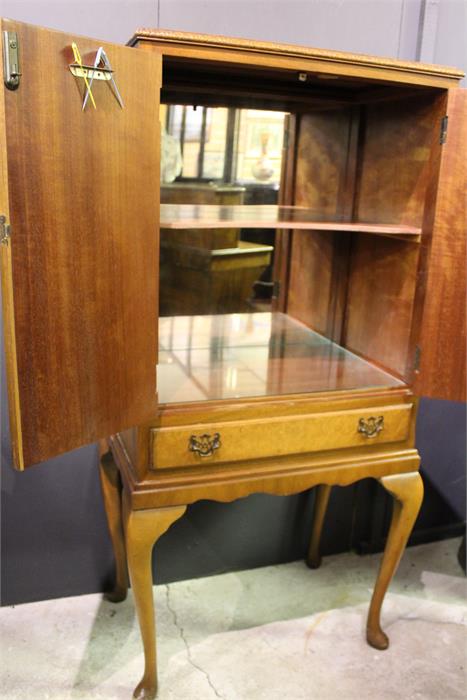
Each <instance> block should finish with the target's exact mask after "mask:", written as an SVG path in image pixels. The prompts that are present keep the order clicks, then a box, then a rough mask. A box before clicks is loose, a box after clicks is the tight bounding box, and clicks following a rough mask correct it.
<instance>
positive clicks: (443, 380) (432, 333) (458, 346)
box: [414, 89, 467, 401]
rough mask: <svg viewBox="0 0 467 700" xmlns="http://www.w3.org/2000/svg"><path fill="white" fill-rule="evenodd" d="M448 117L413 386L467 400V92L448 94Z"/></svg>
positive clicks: (431, 213) (430, 216)
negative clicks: (417, 362) (418, 355)
mask: <svg viewBox="0 0 467 700" xmlns="http://www.w3.org/2000/svg"><path fill="white" fill-rule="evenodd" d="M447 114H448V119H449V121H448V132H447V139H446V143H445V144H444V145H442V146H440V151H441V152H440V158H441V163H440V171H439V181H438V183H437V194H436V193H435V192H436V190H435V192H433V197H432V198H431V199H430V201H429V204H430V206H429V210H428V212H427V216H426V221H425V224H424V228H425V229H426V233H427V235H428V236H429V237H430V243H431V246H430V251H429V254H428V255H429V259H428V260H427V263H426V272H425V275H426V276H427V278H428V279H427V286H426V296H425V299H424V306H423V309H424V311H423V316H422V319H421V334H420V339H419V341H418V345H419V348H420V367H419V371H418V372H416V373H415V378H414V386H415V390H416V391H417V393H418V394H419V395H420V396H428V397H430V398H441V399H449V400H451V401H465V400H466V363H465V358H466V273H465V258H466V235H467V198H466V192H467V158H466V153H465V149H466V143H467V90H465V89H459V90H450V91H449V98H448V103H447Z"/></svg>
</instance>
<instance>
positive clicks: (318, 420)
mask: <svg viewBox="0 0 467 700" xmlns="http://www.w3.org/2000/svg"><path fill="white" fill-rule="evenodd" d="M412 408H413V406H412V404H401V405H395V406H385V407H382V408H370V409H368V408H365V409H357V410H347V411H331V412H322V413H313V414H306V415H296V416H294V415H292V416H283V417H282V416H281V417H274V418H270V417H269V418H261V419H258V420H243V421H240V420H238V421H225V422H219V423H198V424H193V425H186V426H174V427H164V428H153V429H152V430H151V447H150V450H151V455H152V467H153V468H155V469H167V468H171V467H192V466H196V465H200V464H217V463H222V462H239V461H242V460H246V459H262V458H265V457H279V456H281V455H290V454H300V453H307V452H320V451H323V450H331V449H332V450H335V449H340V448H346V447H361V446H364V445H368V446H370V445H375V444H377V443H388V442H400V441H403V440H406V439H407V438H408V435H409V428H410V417H411V412H412Z"/></svg>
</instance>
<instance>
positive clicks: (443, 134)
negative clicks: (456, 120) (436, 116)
mask: <svg viewBox="0 0 467 700" xmlns="http://www.w3.org/2000/svg"><path fill="white" fill-rule="evenodd" d="M447 137H448V116H447V114H446V116H444V117H443V118H442V119H441V128H440V131H439V142H440V144H441V145H443V143H446V140H447Z"/></svg>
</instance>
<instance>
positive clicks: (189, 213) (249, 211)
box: [160, 204, 421, 242]
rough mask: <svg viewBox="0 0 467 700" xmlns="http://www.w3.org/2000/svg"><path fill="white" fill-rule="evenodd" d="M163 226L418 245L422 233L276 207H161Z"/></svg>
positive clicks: (203, 205)
mask: <svg viewBox="0 0 467 700" xmlns="http://www.w3.org/2000/svg"><path fill="white" fill-rule="evenodd" d="M160 225H161V227H162V228H165V229H187V228H188V229H189V228H197V229H200V228H204V229H209V228H216V229H219V228H231V227H237V228H268V229H270V228H280V229H310V230H313V231H356V232H360V233H372V234H375V235H380V236H391V237H395V238H399V237H401V238H404V239H406V240H413V241H414V242H418V241H419V240H420V234H421V229H420V228H417V227H416V226H405V225H402V224H369V223H346V222H342V221H339V222H332V221H316V219H315V218H314V217H313V212H312V211H311V210H310V209H307V208H306V207H280V206H276V205H273V204H249V205H240V204H238V205H217V204H161V209H160Z"/></svg>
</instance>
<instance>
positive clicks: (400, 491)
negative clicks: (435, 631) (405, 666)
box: [367, 472, 423, 649]
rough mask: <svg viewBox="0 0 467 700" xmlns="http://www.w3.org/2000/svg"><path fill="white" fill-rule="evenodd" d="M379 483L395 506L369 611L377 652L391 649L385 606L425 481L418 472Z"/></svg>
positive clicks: (372, 641) (369, 630) (371, 636)
mask: <svg viewBox="0 0 467 700" xmlns="http://www.w3.org/2000/svg"><path fill="white" fill-rule="evenodd" d="M379 482H380V484H382V486H384V488H385V489H386V490H387V491H389V493H390V494H391V495H392V496H393V497H394V503H393V512H392V520H391V527H390V529H389V535H388V539H387V542H386V547H385V549H384V554H383V559H382V561H381V566H380V569H379V572H378V578H377V579H376V584H375V589H374V591H373V597H372V599H371V603H370V609H369V612H368V621H367V641H368V644H370V646H372V647H374V648H375V649H387V647H388V646H389V639H388V637H387V635H386V634H385V633H384V632H383V630H382V629H381V624H380V615H381V606H382V604H383V600H384V596H385V595H386V591H387V589H388V586H389V584H390V582H391V579H392V577H393V575H394V573H395V571H396V569H397V567H398V565H399V561H400V559H401V556H402V553H403V551H404V548H405V545H406V544H407V540H408V539H409V535H410V533H411V531H412V528H413V525H414V523H415V520H416V518H417V515H418V511H419V510H420V506H421V503H422V499H423V482H422V479H421V476H420V474H419V473H418V472H412V473H409V474H395V475H393V476H385V477H382V478H381V479H379Z"/></svg>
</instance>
